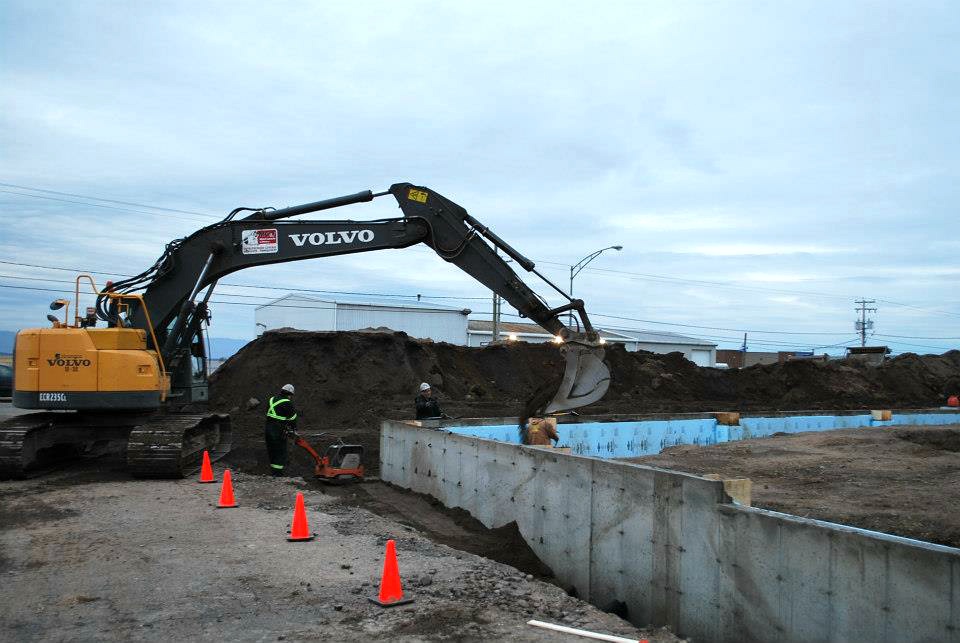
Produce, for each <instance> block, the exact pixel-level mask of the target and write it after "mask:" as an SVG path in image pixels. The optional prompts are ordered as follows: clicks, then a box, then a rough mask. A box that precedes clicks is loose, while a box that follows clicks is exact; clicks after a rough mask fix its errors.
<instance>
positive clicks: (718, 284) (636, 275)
mask: <svg viewBox="0 0 960 643" xmlns="http://www.w3.org/2000/svg"><path fill="white" fill-rule="evenodd" d="M0 186H6V187H13V188H17V189H21V190H31V191H34V192H43V193H46V194H57V195H61V196H70V197H76V198H83V199H90V200H97V201H103V202H106V203H116V204H121V205H131V206H134V207H139V208H150V209H154V210H160V211H163V212H170V213H182V214H188V215H193V216H200V217H205V218H212V219H218V218H219V217H218V216H217V215H213V214H207V213H203V212H196V211H192V210H179V209H176V208H166V207H162V206H153V205H147V204H142V203H135V202H132V201H120V200H117V199H107V198H104V197H96V196H89V195H82V194H75V193H72V192H60V191H57V190H48V189H44V188H35V187H30V186H23V185H18V184H14V183H0ZM0 192H5V193H7V194H14V195H17V196H26V197H34V198H43V199H48V200H53V201H62V202H66V203H74V204H78V205H89V206H92V207H100V208H108V209H112V210H118V211H121V212H131V213H134V214H145V215H155V214H157V213H155V212H142V211H137V210H128V209H125V208H116V207H111V206H105V205H98V204H95V203H84V202H80V201H70V200H66V199H56V198H52V197H43V196H40V195H35V194H23V193H19V192H9V191H6V190H0ZM168 216H174V215H168ZM174 218H178V219H181V220H187V221H190V220H192V219H184V218H183V217H176V216H174ZM537 263H540V264H546V265H552V266H557V267H562V268H568V267H569V264H566V263H561V262H556V261H546V260H540V261H537ZM585 270H589V271H593V272H599V273H607V274H611V275H617V276H626V277H627V278H632V279H639V280H646V281H665V282H669V283H688V284H692V285H696V286H701V287H702V286H710V287H714V288H727V289H733V290H742V291H746V292H761V293H776V294H789V295H801V296H804V297H820V298H829V299H849V296H848V295H837V294H833V293H824V292H815V291H804V290H789V289H783V288H763V287H760V286H743V285H737V284H736V282H729V281H726V282H724V281H710V280H703V279H688V278H683V277H673V276H669V275H657V274H652V273H640V272H631V271H625V270H614V269H611V268H596V267H588V268H585ZM478 299H480V298H478ZM879 301H880V302H882V303H885V304H889V305H891V306H898V307H903V308H909V309H912V310H918V311H922V312H926V313H929V314H933V315H943V316H947V317H960V313H954V312H951V311H945V310H936V309H930V308H923V307H920V306H915V305H913V304H906V303H903V302H898V301H893V300H888V299H881V300H879Z"/></svg>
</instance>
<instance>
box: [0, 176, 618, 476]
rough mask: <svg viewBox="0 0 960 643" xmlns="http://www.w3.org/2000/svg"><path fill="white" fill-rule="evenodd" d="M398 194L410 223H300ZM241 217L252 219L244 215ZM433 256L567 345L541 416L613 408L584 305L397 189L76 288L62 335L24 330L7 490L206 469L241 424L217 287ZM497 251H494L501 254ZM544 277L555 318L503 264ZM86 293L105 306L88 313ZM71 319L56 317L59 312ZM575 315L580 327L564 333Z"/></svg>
mask: <svg viewBox="0 0 960 643" xmlns="http://www.w3.org/2000/svg"><path fill="white" fill-rule="evenodd" d="M386 195H392V196H393V197H394V198H395V199H396V200H397V203H398V204H399V207H400V210H401V211H402V212H403V216H402V217H399V218H394V219H380V220H374V221H353V220H340V221H331V220H320V221H304V220H295V221H291V220H289V219H290V217H294V216H298V215H302V214H307V213H310V212H318V211H321V210H328V209H331V208H336V207H341V206H346V205H351V204H354V203H361V202H367V201H372V200H373V199H374V198H377V197H381V196H386ZM241 213H243V214H244V216H240V215H241ZM417 243H423V244H426V245H427V246H429V247H430V248H432V249H433V250H434V251H435V252H436V253H437V254H438V255H440V256H441V257H442V258H443V259H445V260H446V261H448V262H450V263H453V264H455V265H457V266H458V267H459V268H461V269H462V270H464V271H465V272H467V273H468V274H470V275H471V276H472V277H473V278H475V279H476V280H477V281H479V282H480V283H482V284H483V285H484V286H486V287H487V288H489V289H491V290H493V291H494V292H496V293H497V294H499V295H500V296H501V297H503V298H504V299H505V300H507V302H508V303H509V304H510V305H512V306H513V307H514V308H516V309H517V311H519V312H520V314H521V315H523V316H525V317H528V318H529V319H531V320H532V321H534V322H536V323H537V324H539V325H540V326H542V327H543V328H545V329H546V330H548V331H549V332H550V333H552V334H553V335H555V336H556V337H557V338H558V341H560V342H562V350H563V351H564V352H565V356H566V365H565V371H564V373H563V377H562V380H561V383H560V386H559V390H557V391H556V393H555V394H553V395H552V398H551V399H549V401H547V402H546V403H544V404H542V405H540V407H539V408H538V409H537V411H538V412H542V413H553V412H558V411H563V410H568V409H573V408H577V407H581V406H585V405H587V404H590V403H592V402H595V401H597V400H599V399H600V398H602V397H603V395H604V394H605V393H606V391H607V387H608V386H609V383H610V372H609V369H608V368H607V366H606V364H604V362H603V355H604V353H603V348H602V346H601V343H600V338H599V335H598V333H597V332H596V331H595V330H594V328H593V327H592V325H591V324H590V320H589V318H588V317H587V314H586V311H585V310H584V304H583V301H581V300H579V299H571V298H570V297H569V296H568V295H567V294H566V293H564V292H563V291H562V290H561V289H560V288H558V287H557V286H556V285H555V284H553V283H551V282H550V281H549V280H548V279H546V277H544V276H543V275H542V274H540V273H539V272H538V271H537V270H536V267H535V264H534V262H532V261H530V260H529V259H527V258H526V257H524V256H523V255H521V254H520V253H519V252H517V251H516V250H515V249H513V248H512V247H511V246H510V245H509V244H507V243H506V242H505V241H503V240H502V239H501V238H500V237H498V236H497V235H496V234H495V233H494V232H493V231H491V230H490V229H489V228H487V227H486V226H484V225H483V224H482V223H480V222H479V221H478V220H476V219H475V218H474V217H473V216H471V215H470V214H469V213H468V212H467V211H466V210H465V209H464V208H462V207H461V206H459V205H457V204H456V203H454V202H453V201H450V200H449V199H447V198H445V197H444V196H442V195H440V194H438V193H437V192H434V191H432V190H430V189H428V188H425V187H421V186H415V185H412V184H410V183H397V184H394V185H392V186H391V187H390V189H389V190H386V191H384V192H379V193H373V192H372V191H370V190H366V191H363V192H358V193H356V194H351V195H347V196H342V197H336V198H332V199H326V200H323V201H316V202H313V203H307V204H304V205H298V206H292V207H288V208H282V209H274V208H236V209H235V210H233V211H232V212H231V213H230V214H228V215H227V216H226V217H225V218H224V219H223V220H221V221H219V222H217V223H214V224H212V225H209V226H206V227H204V228H201V229H200V230H197V231H196V232H194V233H193V234H191V235H189V236H187V237H184V238H181V239H176V240H174V241H172V242H171V243H169V244H167V246H166V248H165V250H164V252H163V254H162V255H161V256H160V258H159V259H158V260H157V261H156V262H155V263H154V264H153V265H152V266H151V267H150V268H149V269H147V270H145V271H144V272H142V273H140V274H138V275H136V276H133V277H129V278H127V279H123V280H121V281H116V282H112V283H111V282H107V284H105V286H104V287H103V288H98V287H97V286H96V284H94V282H93V279H92V278H91V277H89V276H88V275H81V276H79V277H77V280H76V289H75V297H76V299H75V305H74V307H73V311H74V316H73V318H72V319H71V318H70V303H71V302H70V301H68V300H64V299H58V300H56V301H54V302H53V303H52V304H51V305H50V307H51V310H52V311H53V312H52V313H51V314H48V315H47V319H48V321H49V322H50V326H49V327H47V328H34V329H27V330H21V331H20V332H19V333H17V338H16V344H15V349H14V386H13V404H14V406H17V407H19V408H22V409H35V410H38V411H40V412H37V413H27V414H24V415H20V416H17V417H14V418H12V419H9V420H7V421H6V422H4V423H2V424H0V477H22V476H25V475H28V474H29V473H30V472H31V471H35V470H37V469H46V468H49V467H50V466H52V464H54V463H55V462H56V461H57V460H59V459H61V458H63V457H72V456H76V455H78V454H91V453H97V452H99V451H103V450H110V449H124V450H125V452H126V460H127V464H128V468H129V469H130V471H131V472H132V473H133V474H134V475H136V476H140V477H160V478H175V477H182V476H184V475H186V474H187V473H189V472H190V471H192V470H194V469H195V468H196V467H197V466H198V465H199V461H200V457H201V454H202V452H203V451H204V450H207V451H209V452H210V453H211V456H212V457H213V458H218V457H221V456H222V455H224V454H225V453H227V452H228V451H229V450H230V441H231V439H230V436H231V433H230V418H229V417H228V416H226V415H223V414H217V413H210V412H208V411H207V410H206V408H205V407H206V403H207V364H206V361H207V350H206V346H205V343H204V341H203V336H204V329H205V327H206V326H207V325H208V324H209V321H210V314H209V311H208V302H209V300H210V296H211V295H212V293H213V290H214V287H215V286H216V284H217V281H218V280H220V279H221V278H222V277H224V276H225V275H228V274H230V273H232V272H236V271H238V270H242V269H244V268H250V267H252V266H259V265H266V264H272V263H281V262H287V261H298V260H301V259H313V258H318V257H329V256H335V255H342V254H351V253H356V252H370V251H373V250H384V249H398V248H406V247H409V246H412V245H414V244H417ZM491 246H493V247H491ZM497 250H499V251H500V252H503V253H504V254H506V255H507V256H508V257H510V258H511V259H513V261H514V262H516V265H518V266H520V267H522V268H523V269H524V270H526V271H528V272H532V273H534V274H535V275H537V276H538V277H540V278H541V279H542V280H543V281H544V282H546V283H547V284H549V285H550V286H551V287H553V288H554V289H555V290H556V291H557V292H558V293H559V294H560V295H562V296H563V297H564V298H565V299H566V300H567V303H565V304H563V305H561V306H559V307H556V308H551V307H550V306H548V305H547V303H546V302H545V301H544V300H543V299H542V298H541V297H540V296H538V295H537V294H536V293H534V292H533V291H532V290H531V289H530V288H529V287H527V286H526V284H524V283H523V281H521V280H520V278H519V276H518V275H517V274H516V273H515V272H514V271H513V269H512V268H511V267H510V266H509V265H508V264H507V262H505V261H504V260H503V259H502V258H501V257H500V256H499V255H498V253H497ZM81 287H82V288H83V289H87V288H90V289H92V291H93V292H94V294H95V295H96V306H94V307H91V308H88V309H86V310H85V314H84V315H81V314H80V311H79V310H78V306H79V302H80V292H81ZM61 310H62V311H63V317H62V318H61V317H58V316H57V315H56V314H54V313H56V312H57V311H61ZM571 311H572V312H575V313H576V317H574V318H573V319H577V320H578V322H577V328H576V329H574V328H569V327H567V326H566V325H564V323H563V322H562V321H561V318H562V316H564V315H563V314H564V313H567V312H571Z"/></svg>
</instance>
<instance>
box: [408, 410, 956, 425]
mask: <svg viewBox="0 0 960 643" xmlns="http://www.w3.org/2000/svg"><path fill="white" fill-rule="evenodd" d="M871 410H872V409H869V408H865V409H858V410H849V409H848V410H843V411H831V410H829V409H811V410H806V411H733V412H736V413H740V417H744V418H761V417H762V418H778V417H810V416H815V417H819V416H824V417H826V416H841V417H846V416H855V415H869V414H870V411H871ZM891 410H892V411H893V412H894V414H895V415H896V414H900V415H907V414H915V413H923V414H929V415H956V416H957V421H958V423H960V411H955V410H950V409H945V408H927V409H891ZM726 412H729V411H703V412H700V413H631V414H622V413H615V414H608V415H576V416H573V415H564V416H560V417H558V418H557V422H558V423H560V424H586V423H594V422H595V423H615V422H638V421H644V420H700V419H712V418H713V417H714V414H715V413H726ZM396 421H398V422H409V423H412V422H414V420H396ZM519 421H520V418H519V417H500V416H497V417H484V418H458V419H454V420H438V421H430V422H431V423H432V422H436V426H438V427H440V428H442V427H445V426H497V425H510V424H518V423H519ZM414 426H415V425H414Z"/></svg>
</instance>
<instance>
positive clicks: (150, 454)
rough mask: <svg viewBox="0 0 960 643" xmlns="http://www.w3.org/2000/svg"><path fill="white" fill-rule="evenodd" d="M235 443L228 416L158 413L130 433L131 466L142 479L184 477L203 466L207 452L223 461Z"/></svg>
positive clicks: (134, 472)
mask: <svg viewBox="0 0 960 643" xmlns="http://www.w3.org/2000/svg"><path fill="white" fill-rule="evenodd" d="M231 442H232V434H231V430H230V417H229V416H228V415H223V414H219V413H211V414H207V413H204V414H181V413H169V414H157V415H156V416H155V417H152V418H150V419H149V420H147V421H146V422H143V423H141V424H140V425H138V426H137V427H136V428H134V429H133V431H131V432H130V439H129V440H128V442H127V467H128V468H129V470H130V473H132V474H133V475H135V476H137V477H138V478H182V477H184V476H185V475H187V474H189V473H190V472H192V471H194V470H196V469H198V468H199V467H200V460H201V458H202V456H203V451H204V450H206V451H208V452H209V453H210V460H219V459H220V458H222V457H223V456H224V455H226V454H227V453H228V452H229V451H230V446H231Z"/></svg>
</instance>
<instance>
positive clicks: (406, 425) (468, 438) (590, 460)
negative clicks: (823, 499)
mask: <svg viewBox="0 0 960 643" xmlns="http://www.w3.org/2000/svg"><path fill="white" fill-rule="evenodd" d="M382 426H384V427H399V428H403V429H414V430H416V431H417V432H418V434H419V435H422V437H423V439H425V440H429V439H430V438H432V437H443V438H446V439H453V440H455V441H464V442H483V443H485V444H492V445H498V446H501V447H512V448H515V449H519V450H521V451H522V452H523V453H524V454H525V455H529V456H533V457H534V458H536V459H539V460H545V459H550V460H551V461H553V462H558V461H559V459H560V458H570V459H576V460H581V461H583V462H584V463H585V464H588V465H592V464H594V463H597V464H603V465H610V466H615V467H627V468H631V469H641V470H644V471H650V472H653V473H659V474H666V475H669V476H672V477H676V478H680V479H685V480H692V481H696V482H697V483H708V484H709V486H716V487H721V488H722V487H723V482H722V481H719V480H713V479H710V478H704V477H703V476H698V475H696V474H694V473H688V472H686V471H675V470H673V469H664V468H662V467H654V466H650V465H647V464H638V463H635V462H626V461H623V460H615V459H600V458H596V457H594V456H587V455H579V454H576V453H564V452H561V451H554V450H548V449H540V448H537V447H530V446H524V445H522V444H511V443H508V442H501V441H499V440H491V439H489V438H480V437H476V436H473V435H460V434H459V433H452V432H450V431H444V430H443V428H442V427H441V428H431V427H423V426H417V424H416V423H415V421H414V420H383V423H382ZM724 497H725V498H726V499H728V500H731V501H732V499H730V498H729V496H724Z"/></svg>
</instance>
